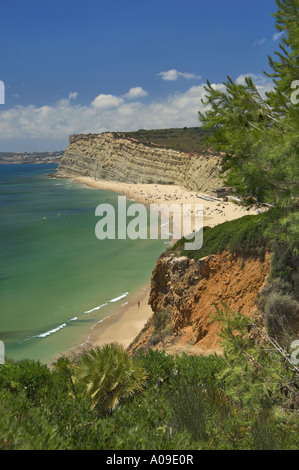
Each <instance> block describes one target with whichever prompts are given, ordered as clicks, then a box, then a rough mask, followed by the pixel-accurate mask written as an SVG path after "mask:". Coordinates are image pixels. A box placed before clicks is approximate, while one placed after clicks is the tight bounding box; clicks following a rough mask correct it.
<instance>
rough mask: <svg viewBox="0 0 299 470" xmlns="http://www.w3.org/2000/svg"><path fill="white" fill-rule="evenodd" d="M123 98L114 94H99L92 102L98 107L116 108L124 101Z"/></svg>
mask: <svg viewBox="0 0 299 470" xmlns="http://www.w3.org/2000/svg"><path fill="white" fill-rule="evenodd" d="M123 101H124V100H123V99H122V98H120V97H118V96H114V95H105V94H101V95H98V96H97V97H96V98H95V99H94V100H93V102H92V103H91V104H92V106H94V107H95V108H97V109H104V108H115V107H117V106H119V105H120V104H122V103H123Z"/></svg>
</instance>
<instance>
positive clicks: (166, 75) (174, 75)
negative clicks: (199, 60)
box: [158, 69, 202, 81]
mask: <svg viewBox="0 0 299 470" xmlns="http://www.w3.org/2000/svg"><path fill="white" fill-rule="evenodd" d="M158 77H162V80H167V81H175V80H178V78H180V77H182V78H186V79H187V80H190V79H196V80H200V79H201V78H202V77H201V76H200V75H195V74H194V73H187V72H178V71H177V70H175V69H170V70H167V71H166V72H160V73H158Z"/></svg>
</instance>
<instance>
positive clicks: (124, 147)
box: [57, 132, 222, 192]
mask: <svg viewBox="0 0 299 470" xmlns="http://www.w3.org/2000/svg"><path fill="white" fill-rule="evenodd" d="M69 142H70V143H69V146H68V147H67V149H66V151H65V153H64V155H63V157H62V158H61V160H60V163H59V166H58V171H57V176H58V177H62V178H72V177H76V176H88V177H91V178H93V179H95V180H101V179H102V180H109V181H121V182H126V183H160V184H176V185H179V186H181V187H184V188H186V189H189V190H196V191H202V192H211V191H212V190H214V189H216V187H218V186H219V185H221V180H220V178H219V173H220V169H221V158H222V157H221V155H220V154H217V153H215V152H213V151H212V150H211V149H205V150H201V151H200V154H199V153H196V152H194V151H192V152H191V153H187V152H182V151H179V150H175V149H172V148H166V147H159V146H157V145H156V144H154V143H150V142H148V143H142V142H140V141H138V140H137V139H134V138H132V137H126V136H125V135H124V134H117V133H111V132H105V133H102V134H86V135H73V136H70V139H69Z"/></svg>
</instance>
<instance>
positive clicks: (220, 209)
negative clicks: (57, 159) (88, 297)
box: [53, 175, 258, 356]
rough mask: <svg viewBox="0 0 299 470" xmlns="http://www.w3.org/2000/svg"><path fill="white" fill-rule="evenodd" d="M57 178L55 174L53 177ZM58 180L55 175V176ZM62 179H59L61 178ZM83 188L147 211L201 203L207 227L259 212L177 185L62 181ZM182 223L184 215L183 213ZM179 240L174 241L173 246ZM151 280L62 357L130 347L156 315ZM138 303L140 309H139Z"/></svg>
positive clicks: (89, 179) (76, 178)
mask: <svg viewBox="0 0 299 470" xmlns="http://www.w3.org/2000/svg"><path fill="white" fill-rule="evenodd" d="M53 176H54V175H53ZM54 177H55V176H54ZM58 178H60V177H58ZM63 179H69V180H70V181H72V182H74V183H77V184H80V185H84V186H86V187H88V188H93V189H102V190H110V191H115V192H116V193H118V194H120V195H121V194H122V195H125V196H126V197H127V198H128V199H131V200H134V201H135V202H137V203H141V204H144V205H145V206H147V208H148V207H149V206H150V204H151V203H155V204H162V203H163V204H165V203H166V204H167V206H169V205H171V204H174V203H176V204H179V205H180V207H182V205H183V204H191V205H193V206H194V205H195V204H202V205H203V224H204V226H206V225H207V226H210V227H214V226H215V225H218V224H220V223H223V222H225V221H228V220H233V219H237V218H239V217H242V216H244V215H248V214H257V213H258V211H257V209H250V210H248V209H246V208H244V207H242V206H240V205H237V204H235V203H234V202H231V201H228V202H225V201H223V200H222V199H220V198H219V199H218V198H216V197H214V196H210V195H208V194H204V193H200V192H199V191H188V190H186V189H182V188H180V187H179V186H175V185H161V184H154V183H153V184H142V183H124V182H117V181H106V180H100V181H97V180H94V179H92V178H90V177H79V176H78V177H70V178H63ZM181 223H182V214H181ZM175 241H176V240H173V241H172V243H174V242H175ZM150 289H151V285H150V279H149V281H148V282H147V283H146V284H145V285H143V286H142V287H141V288H139V289H137V291H136V292H135V293H133V294H132V298H130V299H129V300H128V302H127V304H125V305H123V306H119V307H115V309H114V310H113V312H112V313H110V316H109V317H107V318H105V319H104V321H102V322H99V323H96V324H95V325H93V327H92V328H91V330H90V332H89V336H88V339H87V341H85V342H84V343H81V344H80V345H78V346H75V347H74V348H72V349H71V350H68V351H67V352H65V353H62V354H60V356H61V355H64V356H71V355H76V354H78V353H79V352H80V351H82V350H86V349H89V348H93V347H98V346H103V345H104V344H108V343H114V342H117V343H119V344H122V345H123V346H124V347H125V348H127V347H128V346H129V345H130V344H131V342H132V341H133V340H134V339H135V338H136V336H137V335H138V333H139V332H140V331H141V330H142V328H143V327H144V325H145V324H146V322H147V321H148V320H149V318H150V317H151V316H152V315H153V311H152V309H151V307H150V305H149V304H148V298H149V294H150ZM138 301H139V302H140V307H138Z"/></svg>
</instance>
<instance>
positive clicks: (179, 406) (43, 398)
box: [0, 309, 299, 450]
mask: <svg viewBox="0 0 299 470" xmlns="http://www.w3.org/2000/svg"><path fill="white" fill-rule="evenodd" d="M216 317H217V321H219V322H220V323H221V324H222V326H223V329H222V337H223V340H224V342H225V347H226V353H225V355H224V356H217V355H210V356H207V357H204V356H188V355H187V354H183V355H182V356H169V355H167V354H166V353H165V352H164V351H153V350H151V349H150V350H148V351H147V352H139V353H138V354H137V356H136V357H133V358H130V359H129V360H128V358H127V356H126V355H124V351H123V350H122V349H121V348H119V347H118V345H110V346H109V347H108V346H107V347H104V348H102V349H98V350H95V351H94V352H92V351H90V352H89V353H88V356H87V353H86V352H85V353H83V354H82V356H78V357H77V358H76V359H75V360H72V361H71V360H70V359H67V358H61V359H59V360H58V361H57V362H56V363H55V364H53V367H52V368H51V369H49V368H47V367H46V366H45V365H42V364H40V363H39V362H35V361H21V362H12V361H7V363H6V364H4V365H1V366H0V398H1V402H0V403H1V404H0V407H1V413H0V426H1V435H0V436H1V437H0V449H2V450H4V449H44V450H45V449H74V450H75V449H76V450H79V449H92V450H96V449H98V450H101V449H102V450H103V449H105V450H120V449H131V450H142V449H150V450H156V449H159V450H171V449H173V450H187V449H188V450H192V449H193V450H194V449H296V448H298V445H299V433H298V412H299V411H298V410H299V406H298V405H299V396H298V387H299V369H298V368H297V367H296V366H295V365H293V364H292V362H291V361H290V360H289V359H288V358H289V357H290V356H288V355H287V353H288V351H287V350H283V349H282V348H280V347H279V346H277V344H276V343H274V342H273V340H271V339H270V338H268V337H267V336H266V339H263V337H262V341H261V339H259V340H254V339H253V338H252V337H250V336H248V334H249V335H250V334H251V333H252V332H253V331H254V330H255V329H257V328H258V327H257V326H256V325H254V324H253V323H252V322H251V321H250V320H248V318H246V317H242V316H241V315H239V314H234V313H233V312H225V315H224V314H223V312H222V311H220V310H219V309H218V312H217V315H216ZM234 332H237V333H238V334H237V335H235V334H234ZM269 340H270V341H271V342H269ZM273 345H274V346H273ZM101 356H102V357H101ZM104 356H105V357H104ZM87 357H88V360H87ZM117 358H118V359H119V362H120V364H119V365H117V361H118V359H117ZM104 363H105V364H106V365H108V364H109V365H108V366H107V367H106V366H105V367H103V364H104ZM137 364H138V368H139V370H138V372H137V371H136V367H137ZM82 367H83V369H84V370H85V369H87V370H88V371H91V373H89V372H88V373H85V372H84V373H81V371H82ZM133 369H134V378H133V377H132V371H133ZM145 374H146V380H144V379H145ZM87 377H88V378H87ZM137 377H139V379H137ZM140 377H141V380H140ZM90 379H91V380H90ZM90 384H92V385H91V386H90ZM136 384H138V385H137V386H136ZM116 389H117V391H116V395H117V400H116V401H115V400H114V398H113V399H112V401H111V397H114V395H115V394H114V390H116ZM133 389H134V391H133ZM95 398H96V399H97V402H96V406H94V405H95V402H94V400H95Z"/></svg>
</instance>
